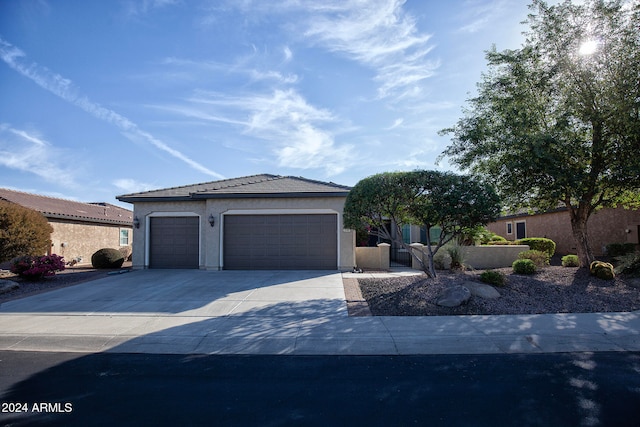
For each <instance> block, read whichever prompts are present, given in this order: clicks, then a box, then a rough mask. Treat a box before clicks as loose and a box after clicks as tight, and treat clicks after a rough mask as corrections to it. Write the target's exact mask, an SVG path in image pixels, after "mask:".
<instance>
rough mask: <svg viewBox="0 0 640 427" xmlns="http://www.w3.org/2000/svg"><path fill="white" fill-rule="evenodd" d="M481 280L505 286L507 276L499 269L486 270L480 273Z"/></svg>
mask: <svg viewBox="0 0 640 427" xmlns="http://www.w3.org/2000/svg"><path fill="white" fill-rule="evenodd" d="M480 281H482V282H484V283H489V284H490V285H495V286H504V285H505V283H506V278H505V277H504V274H502V273H501V272H499V271H494V270H486V271H483V272H482V273H480Z"/></svg>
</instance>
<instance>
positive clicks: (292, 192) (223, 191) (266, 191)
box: [117, 174, 351, 202]
mask: <svg viewBox="0 0 640 427" xmlns="http://www.w3.org/2000/svg"><path fill="white" fill-rule="evenodd" d="M350 189H351V188H350V187H347V186H344V185H338V184H334V183H333V182H322V181H314V180H311V179H306V178H302V177H293V176H280V175H269V174H261V175H251V176H245V177H241V178H233V179H225V180H221V181H212V182H205V183H202V184H193V185H185V186H182V187H173V188H165V189H160V190H152V191H145V192H142V193H133V194H125V195H122V196H118V197H117V199H118V200H121V201H123V202H137V201H161V200H193V199H214V198H259V197H331V196H337V197H340V196H343V197H346V195H347V194H348V193H349V190H350Z"/></svg>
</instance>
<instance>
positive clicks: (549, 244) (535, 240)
mask: <svg viewBox="0 0 640 427" xmlns="http://www.w3.org/2000/svg"><path fill="white" fill-rule="evenodd" d="M517 242H518V243H517V244H519V245H527V246H529V249H533V250H536V251H542V252H546V253H548V254H549V258H551V257H552V256H553V254H555V253H556V242H554V241H553V240H551V239H547V238H544V237H527V238H524V239H520V240H518V241H517Z"/></svg>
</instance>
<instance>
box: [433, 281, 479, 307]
mask: <svg viewBox="0 0 640 427" xmlns="http://www.w3.org/2000/svg"><path fill="white" fill-rule="evenodd" d="M469 298H471V291H469V289H468V288H466V287H464V286H462V285H456V286H452V287H450V288H447V289H445V290H444V292H443V293H442V295H440V296H439V297H438V300H437V301H436V304H438V305H440V306H442V307H458V306H460V305H462V304H465V303H466V302H467V301H469Z"/></svg>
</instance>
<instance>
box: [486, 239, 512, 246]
mask: <svg viewBox="0 0 640 427" xmlns="http://www.w3.org/2000/svg"><path fill="white" fill-rule="evenodd" d="M515 244H516V242H514V241H512V240H492V241H490V242H487V245H489V246H497V245H515Z"/></svg>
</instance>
